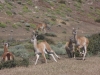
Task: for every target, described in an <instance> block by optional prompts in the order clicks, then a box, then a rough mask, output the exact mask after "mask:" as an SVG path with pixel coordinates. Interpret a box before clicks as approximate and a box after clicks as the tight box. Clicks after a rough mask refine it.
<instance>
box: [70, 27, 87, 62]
mask: <svg viewBox="0 0 100 75" xmlns="http://www.w3.org/2000/svg"><path fill="white" fill-rule="evenodd" d="M72 34H73V37H74V43H75V46H76V47H77V50H79V52H80V54H83V60H85V57H86V54H87V47H88V44H89V40H88V39H87V38H86V37H84V36H82V37H81V36H78V35H77V29H75V28H73V31H72ZM82 48H83V51H82V52H81V51H80V49H82Z"/></svg>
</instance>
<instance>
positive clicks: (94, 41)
mask: <svg viewBox="0 0 100 75" xmlns="http://www.w3.org/2000/svg"><path fill="white" fill-rule="evenodd" d="M88 52H89V54H93V55H96V54H98V53H99V52H100V33H99V34H94V35H92V36H90V37H89V46H88Z"/></svg>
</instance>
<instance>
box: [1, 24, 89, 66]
mask: <svg viewBox="0 0 100 75" xmlns="http://www.w3.org/2000/svg"><path fill="white" fill-rule="evenodd" d="M46 27H47V25H46V24H45V23H41V24H39V25H37V27H36V29H35V30H33V32H32V38H31V42H32V43H33V46H34V52H35V55H36V60H35V65H36V64H37V62H38V59H39V57H40V54H41V55H42V56H43V58H44V60H45V63H47V59H46V56H45V54H48V55H50V56H51V57H52V58H53V59H54V61H55V62H57V60H56V58H55V56H56V57H57V58H58V59H60V57H59V56H58V55H57V54H56V53H55V51H54V50H53V49H52V48H51V47H50V45H49V43H47V41H43V42H40V43H37V41H38V40H37V36H38V33H37V31H38V30H39V29H40V30H41V31H42V30H43V31H44V33H46V30H45V29H46ZM77 31H78V29H75V28H73V30H72V35H73V37H71V38H70V39H69V41H68V42H66V44H65V50H66V52H67V54H68V57H71V58H72V57H74V58H75V51H79V54H80V55H82V60H85V57H86V54H87V47H88V44H89V40H88V39H87V38H86V37H84V36H83V37H81V36H78V34H77ZM80 49H83V50H82V51H81V50H80ZM8 60H14V55H13V53H11V52H9V51H8V43H4V53H3V55H2V61H4V62H6V61H8Z"/></svg>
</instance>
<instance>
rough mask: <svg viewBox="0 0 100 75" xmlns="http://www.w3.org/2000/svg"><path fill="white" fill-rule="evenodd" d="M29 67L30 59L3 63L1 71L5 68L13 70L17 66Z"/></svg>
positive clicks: (0, 64)
mask: <svg viewBox="0 0 100 75" xmlns="http://www.w3.org/2000/svg"><path fill="white" fill-rule="evenodd" d="M28 65H29V59H28V58H22V60H9V61H6V62H3V61H2V62H1V63H0V69H4V68H13V67H16V66H25V67H28Z"/></svg>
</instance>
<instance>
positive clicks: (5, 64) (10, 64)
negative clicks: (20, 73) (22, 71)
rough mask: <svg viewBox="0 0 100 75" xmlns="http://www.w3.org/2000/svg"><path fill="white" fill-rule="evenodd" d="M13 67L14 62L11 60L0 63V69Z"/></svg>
mask: <svg viewBox="0 0 100 75" xmlns="http://www.w3.org/2000/svg"><path fill="white" fill-rule="evenodd" d="M15 66H16V62H15V61H12V60H11V61H6V62H1V63H0V69H4V68H12V67H15Z"/></svg>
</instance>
